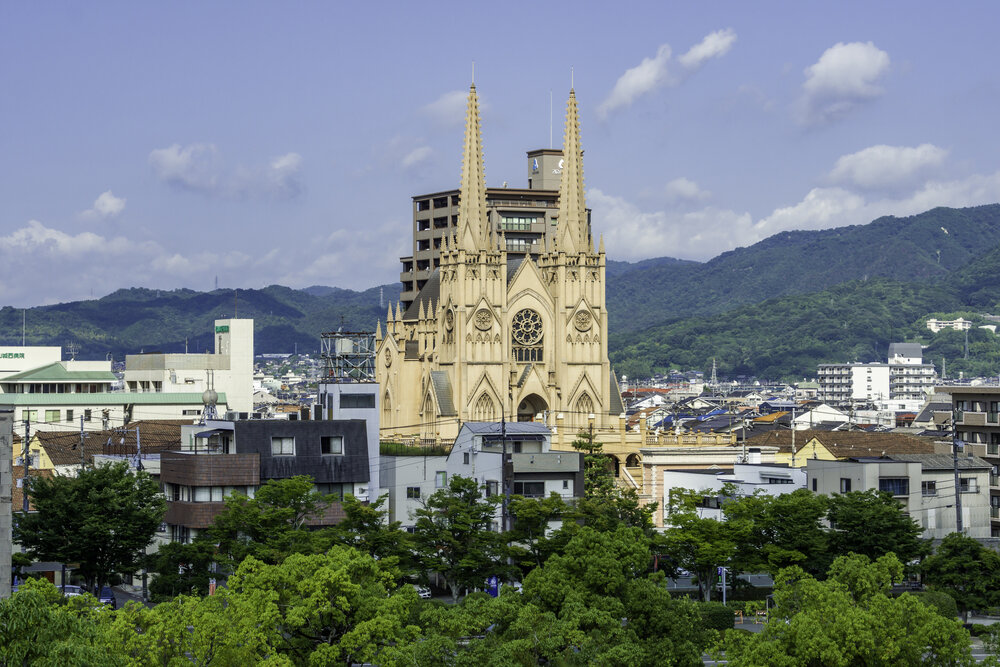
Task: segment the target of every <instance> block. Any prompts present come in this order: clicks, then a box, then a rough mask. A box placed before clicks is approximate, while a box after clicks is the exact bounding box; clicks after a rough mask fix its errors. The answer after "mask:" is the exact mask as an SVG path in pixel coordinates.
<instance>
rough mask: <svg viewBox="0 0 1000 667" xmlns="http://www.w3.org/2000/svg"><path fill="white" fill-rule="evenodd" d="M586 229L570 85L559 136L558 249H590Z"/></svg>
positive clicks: (576, 121)
mask: <svg viewBox="0 0 1000 667" xmlns="http://www.w3.org/2000/svg"><path fill="white" fill-rule="evenodd" d="M589 236H590V235H589V234H588V229H587V203H586V201H585V199H584V196H583V150H582V149H581V148H580V120H579V117H578V114H577V107H576V92H575V91H574V90H573V89H572V88H570V91H569V101H568V102H566V132H565V135H564V138H563V170H562V177H561V179H560V181H559V225H558V227H557V229H556V238H557V239H558V245H559V250H560V251H563V252H566V253H567V254H570V255H572V254H576V253H578V252H585V251H586V252H592V246H591V243H590V241H589Z"/></svg>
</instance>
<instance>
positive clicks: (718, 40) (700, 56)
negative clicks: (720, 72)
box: [677, 28, 736, 70]
mask: <svg viewBox="0 0 1000 667" xmlns="http://www.w3.org/2000/svg"><path fill="white" fill-rule="evenodd" d="M735 43H736V31H735V30H733V29H732V28H726V29H724V30H716V31H715V32H712V33H709V34H707V35H705V38H704V39H703V40H701V41H700V42H699V43H697V44H695V45H694V46H692V47H691V48H690V49H688V52H687V53H685V54H684V55H682V56H681V57H680V58H678V59H677V62H679V63H680V64H681V65H682V66H683V67H685V68H687V69H689V70H693V69H697V68H698V67H701V66H702V64H704V62H705V61H706V60H711V59H712V58H720V57H722V56H724V55H726V54H727V53H729V49H731V48H733V44H735Z"/></svg>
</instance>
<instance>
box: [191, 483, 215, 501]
mask: <svg viewBox="0 0 1000 667" xmlns="http://www.w3.org/2000/svg"><path fill="white" fill-rule="evenodd" d="M191 492H192V493H191V495H192V498H193V500H194V502H196V503H221V502H222V487H221V486H195V487H192V488H191Z"/></svg>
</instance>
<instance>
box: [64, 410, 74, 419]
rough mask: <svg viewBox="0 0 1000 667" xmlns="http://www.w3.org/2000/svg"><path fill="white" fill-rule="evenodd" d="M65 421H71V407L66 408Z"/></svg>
mask: <svg viewBox="0 0 1000 667" xmlns="http://www.w3.org/2000/svg"><path fill="white" fill-rule="evenodd" d="M66 421H68V422H71V421H73V409H72V408H70V409H67V410H66Z"/></svg>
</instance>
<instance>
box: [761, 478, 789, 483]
mask: <svg viewBox="0 0 1000 667" xmlns="http://www.w3.org/2000/svg"><path fill="white" fill-rule="evenodd" d="M764 483H765V484H791V483H792V480H791V479H790V478H788V477H765V478H764Z"/></svg>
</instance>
